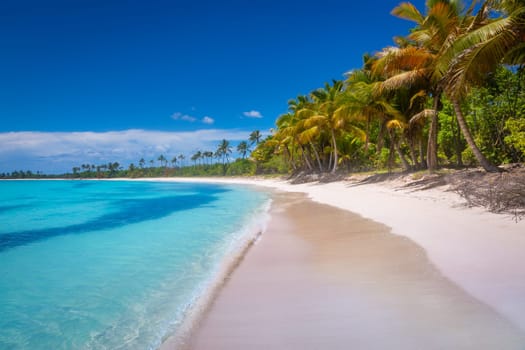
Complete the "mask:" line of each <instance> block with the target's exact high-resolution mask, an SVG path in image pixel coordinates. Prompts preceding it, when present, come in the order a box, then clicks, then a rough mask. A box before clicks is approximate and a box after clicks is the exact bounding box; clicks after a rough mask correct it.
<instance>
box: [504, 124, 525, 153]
mask: <svg viewBox="0 0 525 350" xmlns="http://www.w3.org/2000/svg"><path fill="white" fill-rule="evenodd" d="M505 130H507V131H508V132H509V134H508V135H507V136H505V142H506V143H507V144H508V145H509V147H511V149H513V150H515V151H516V152H517V155H516V158H518V159H521V160H522V161H523V160H524V159H525V117H521V118H510V119H509V120H507V122H506V123H505Z"/></svg>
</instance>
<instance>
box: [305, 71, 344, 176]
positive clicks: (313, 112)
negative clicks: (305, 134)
mask: <svg viewBox="0 0 525 350" xmlns="http://www.w3.org/2000/svg"><path fill="white" fill-rule="evenodd" d="M343 87H344V84H343V82H342V81H340V80H334V81H332V84H331V85H330V84H328V83H326V84H325V86H324V88H320V89H317V90H315V91H313V92H312V93H311V96H312V100H313V102H314V103H313V104H312V105H311V106H309V107H308V108H304V109H302V110H301V111H299V112H298V114H299V116H300V117H301V118H304V119H305V120H304V127H305V129H308V130H309V132H312V133H313V132H315V133H318V132H322V131H325V132H327V133H328V135H329V138H330V143H331V151H330V154H331V157H330V160H331V162H330V164H331V172H332V173H335V172H336V171H337V166H338V164H339V162H338V151H337V134H338V133H339V132H341V131H343V130H344V128H345V124H346V119H345V117H346V116H345V115H344V114H342V113H336V111H337V110H338V108H339V105H338V103H339V98H340V95H341V93H342V91H343Z"/></svg>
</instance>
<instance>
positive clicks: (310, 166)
mask: <svg viewBox="0 0 525 350" xmlns="http://www.w3.org/2000/svg"><path fill="white" fill-rule="evenodd" d="M299 147H300V148H301V153H302V155H303V159H304V162H305V163H306V166H307V167H308V170H310V171H312V170H313V168H312V164H310V162H309V161H308V157H307V156H306V152H305V151H304V147H303V146H299Z"/></svg>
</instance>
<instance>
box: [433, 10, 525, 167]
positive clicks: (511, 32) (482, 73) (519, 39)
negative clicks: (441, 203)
mask: <svg viewBox="0 0 525 350" xmlns="http://www.w3.org/2000/svg"><path fill="white" fill-rule="evenodd" d="M490 3H492V4H493V6H494V8H493V9H494V10H500V11H501V12H502V13H503V14H504V16H502V17H501V18H498V19H496V20H493V19H491V18H489V17H488V16H486V13H487V12H488V11H487V7H489V5H490ZM490 3H489V2H488V1H486V2H484V3H483V5H482V6H481V9H480V10H479V12H478V16H476V17H475V18H474V19H473V20H472V23H471V24H470V29H471V30H469V31H466V32H465V33H464V34H463V35H462V36H461V37H459V38H458V39H457V40H456V41H455V42H454V45H453V46H452V48H451V49H450V50H449V51H448V52H447V54H446V55H443V56H442V59H441V61H440V65H439V68H440V69H441V71H442V73H443V74H444V75H445V76H446V77H447V81H446V86H445V91H446V93H447V96H448V97H449V98H450V101H451V102H452V105H453V107H454V112H455V114H456V119H457V121H458V124H459V127H460V129H461V132H462V134H463V136H464V137H465V140H466V142H467V144H468V146H469V147H470V149H471V150H472V153H473V154H474V156H475V157H476V159H477V160H478V162H479V163H480V165H481V166H482V167H483V168H484V169H485V170H486V171H488V172H498V171H500V169H499V168H498V167H496V166H495V165H493V164H491V163H490V162H489V161H488V160H487V158H486V157H485V156H484V155H483V153H482V152H481V150H480V149H479V148H478V146H477V144H476V142H475V141H474V138H473V137H472V135H471V133H470V130H469V128H468V126H467V123H466V121H465V118H464V116H463V112H462V110H461V100H462V99H463V97H464V96H465V94H466V93H467V91H468V90H469V88H470V87H471V86H472V85H475V84H479V83H483V82H484V81H485V79H486V74H487V73H489V72H493V71H495V69H496V67H497V66H498V65H499V64H501V63H507V64H511V65H512V64H518V65H523V64H524V63H525V3H524V2H523V1H512V0H511V1H509V0H503V1H494V2H490Z"/></svg>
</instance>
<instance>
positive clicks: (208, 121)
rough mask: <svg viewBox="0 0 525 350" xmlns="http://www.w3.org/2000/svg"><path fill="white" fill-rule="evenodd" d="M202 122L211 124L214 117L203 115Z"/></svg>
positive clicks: (213, 121)
mask: <svg viewBox="0 0 525 350" xmlns="http://www.w3.org/2000/svg"><path fill="white" fill-rule="evenodd" d="M202 122H203V123H204V124H213V123H215V119H213V118H212V117H209V116H205V117H204V118H202Z"/></svg>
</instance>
